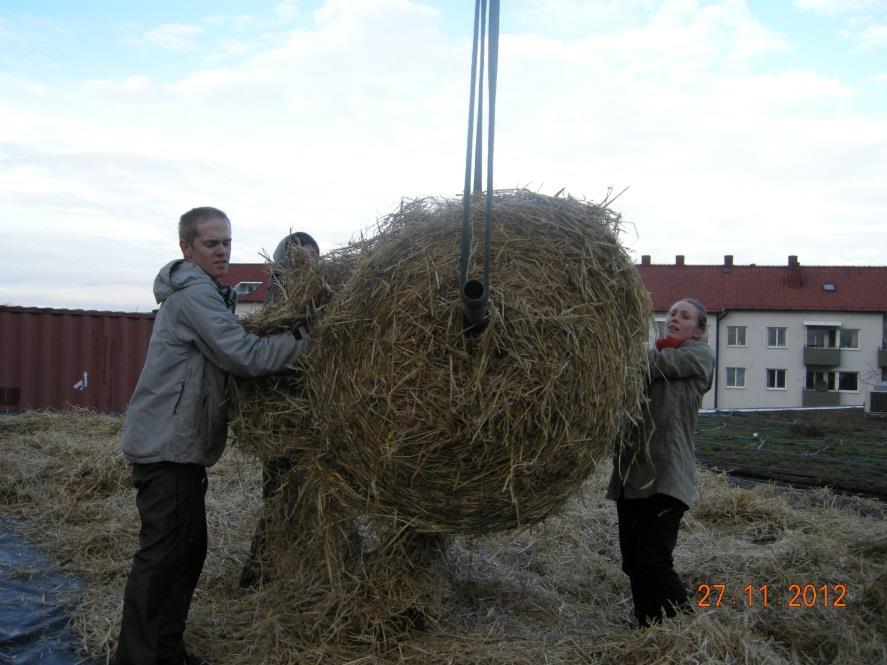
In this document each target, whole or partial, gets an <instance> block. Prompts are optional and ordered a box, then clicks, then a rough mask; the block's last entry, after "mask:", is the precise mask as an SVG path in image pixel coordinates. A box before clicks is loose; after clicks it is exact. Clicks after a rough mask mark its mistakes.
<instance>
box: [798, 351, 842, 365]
mask: <svg viewBox="0 0 887 665" xmlns="http://www.w3.org/2000/svg"><path fill="white" fill-rule="evenodd" d="M804 364H805V365H818V366H819V367H837V366H838V365H840V364H841V349H826V348H823V347H820V346H805V347H804Z"/></svg>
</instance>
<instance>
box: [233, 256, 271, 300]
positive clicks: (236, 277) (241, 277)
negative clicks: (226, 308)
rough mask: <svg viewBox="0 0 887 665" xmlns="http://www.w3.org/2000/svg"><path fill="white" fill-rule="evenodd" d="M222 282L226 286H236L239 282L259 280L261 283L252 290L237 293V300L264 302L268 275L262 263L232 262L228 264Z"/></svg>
mask: <svg viewBox="0 0 887 665" xmlns="http://www.w3.org/2000/svg"><path fill="white" fill-rule="evenodd" d="M222 282H223V283H224V284H227V285H228V286H237V285H238V284H239V283H240V282H261V283H262V285H261V286H260V287H258V288H257V289H256V290H255V291H254V292H252V293H250V294H239V295H238V296H237V302H265V298H266V297H267V295H268V284H269V282H270V276H269V274H268V268H266V267H265V264H264V263H232V264H230V265H229V266H228V275H227V277H225V279H224V280H222Z"/></svg>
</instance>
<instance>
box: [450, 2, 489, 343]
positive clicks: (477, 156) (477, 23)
mask: <svg viewBox="0 0 887 665" xmlns="http://www.w3.org/2000/svg"><path fill="white" fill-rule="evenodd" d="M487 18H488V16H487V0H475V4H474V44H473V46H472V50H471V94H470V96H469V102H468V148H467V150H466V155H465V191H464V194H463V197H462V245H461V250H460V253H459V291H460V294H461V296H462V306H463V308H464V314H463V319H464V323H465V332H466V333H468V334H478V333H480V332H481V331H482V330H483V329H484V327H485V326H486V309H487V300H488V299H489V294H490V233H491V226H492V221H491V220H492V214H493V138H494V136H495V128H496V74H497V71H498V67H499V0H490V12H489V31H488V30H487V23H488V21H487ZM487 32H489V43H488V45H487V54H488V57H489V69H488V77H489V118H488V120H487V124H488V129H487V198H486V210H485V215H484V217H485V218H484V275H483V281H478V280H476V279H472V280H469V279H468V260H469V257H470V254H471V224H470V211H471V198H472V191H471V175H472V154H473V155H474V192H473V193H474V194H480V193H481V173H482V164H483V159H482V157H483V154H482V153H483V147H482V146H483V75H484V46H485V41H486V39H485V38H486V34H487ZM475 94H476V95H477V135H476V136H475V135H474V134H475V131H474V119H475ZM472 139H474V146H472ZM472 147H473V150H472Z"/></svg>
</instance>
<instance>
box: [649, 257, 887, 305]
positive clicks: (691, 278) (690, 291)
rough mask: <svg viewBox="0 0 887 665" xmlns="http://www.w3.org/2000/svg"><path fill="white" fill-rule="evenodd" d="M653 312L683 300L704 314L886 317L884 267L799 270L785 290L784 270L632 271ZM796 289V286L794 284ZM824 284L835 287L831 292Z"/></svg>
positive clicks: (786, 269)
mask: <svg viewBox="0 0 887 665" xmlns="http://www.w3.org/2000/svg"><path fill="white" fill-rule="evenodd" d="M637 269H638V272H640V274H641V279H643V280H644V284H646V286H647V290H648V291H649V292H650V296H651V297H652V299H653V308H654V309H655V310H656V311H665V310H667V309H668V308H669V307H671V305H672V303H674V302H675V301H677V300H680V299H681V298H682V297H686V296H690V297H693V298H696V299H697V300H699V301H700V302H702V304H703V305H705V308H706V309H707V310H708V311H709V312H720V311H722V310H795V311H798V310H809V311H822V312H829V311H834V312H883V313H887V267H880V266H879V267H852V266H798V267H797V268H796V269H794V271H795V278H794V279H795V280H797V275H800V280H799V281H800V284H799V285H798V286H792V285H791V284H790V276H789V275H790V272H791V271H792V270H793V269H792V268H789V267H787V266H738V265H737V266H730V267H727V266H724V265H714V266H712V265H708V266H703V265H673V264H672V265H660V264H649V265H639V266H637ZM795 283H796V284H797V281H796V282H795ZM823 284H834V287H835V288H834V290H833V291H826V290H824V289H823Z"/></svg>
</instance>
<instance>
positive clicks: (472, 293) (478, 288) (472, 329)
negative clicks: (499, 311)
mask: <svg viewBox="0 0 887 665" xmlns="http://www.w3.org/2000/svg"><path fill="white" fill-rule="evenodd" d="M462 305H463V308H464V310H463V312H462V321H463V323H464V324H465V330H464V331H463V332H464V333H465V334H466V335H471V336H473V335H479V334H480V333H482V332H483V331H484V328H486V327H487V289H486V287H485V286H484V284H483V282H481V281H480V280H477V279H471V280H468V281H467V282H465V286H463V287H462Z"/></svg>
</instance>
